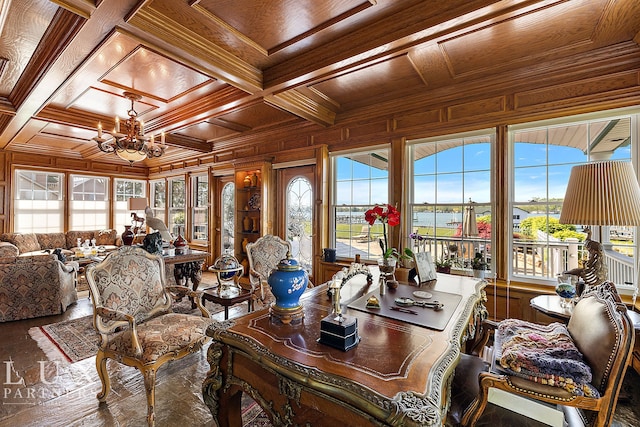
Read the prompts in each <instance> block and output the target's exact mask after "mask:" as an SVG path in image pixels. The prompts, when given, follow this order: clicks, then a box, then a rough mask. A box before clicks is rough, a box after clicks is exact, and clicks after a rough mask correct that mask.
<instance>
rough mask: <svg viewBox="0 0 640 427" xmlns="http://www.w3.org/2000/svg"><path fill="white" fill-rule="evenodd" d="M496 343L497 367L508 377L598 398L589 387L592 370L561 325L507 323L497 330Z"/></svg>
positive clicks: (511, 321) (501, 324) (596, 393)
mask: <svg viewBox="0 0 640 427" xmlns="http://www.w3.org/2000/svg"><path fill="white" fill-rule="evenodd" d="M496 341H497V342H499V344H500V349H499V355H498V357H499V361H500V366H501V367H502V368H503V369H505V370H506V371H507V372H509V373H510V374H512V375H516V376H520V377H523V378H526V379H529V380H531V381H535V382H538V383H541V384H546V385H550V386H554V387H560V388H563V389H565V390H567V391H569V392H571V393H573V394H576V395H579V396H598V391H597V390H596V389H595V387H593V386H592V385H591V378H592V376H591V368H590V367H589V366H588V365H587V364H586V363H585V362H584V360H583V357H582V353H580V351H579V350H578V349H577V347H576V346H575V344H574V343H573V339H571V335H570V334H569V332H568V331H567V327H566V326H565V325H564V324H562V323H551V324H549V325H539V324H535V323H530V322H526V321H524V320H519V319H506V320H503V321H502V322H500V324H499V326H498V329H497V330H496Z"/></svg>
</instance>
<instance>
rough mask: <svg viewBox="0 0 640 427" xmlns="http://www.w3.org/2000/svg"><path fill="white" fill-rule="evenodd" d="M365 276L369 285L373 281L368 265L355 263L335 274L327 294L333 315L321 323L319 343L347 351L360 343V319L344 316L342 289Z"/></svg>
mask: <svg viewBox="0 0 640 427" xmlns="http://www.w3.org/2000/svg"><path fill="white" fill-rule="evenodd" d="M358 274H364V275H366V276H367V283H368V284H370V283H371V281H372V280H373V278H372V276H371V272H370V271H369V268H368V267H367V266H366V265H363V264H358V263H353V264H351V266H350V267H349V269H347V268H346V267H345V268H343V269H342V270H341V271H338V272H337V273H336V274H334V276H333V278H332V279H331V282H329V288H328V289H327V293H328V294H329V295H330V297H331V307H332V313H331V314H329V315H328V316H327V317H325V318H324V319H322V320H321V321H320V338H319V339H318V342H319V343H321V344H326V345H329V346H331V347H335V348H339V349H340V350H343V351H347V350H349V349H351V348H353V347H355V346H356V345H358V342H359V341H360V336H359V335H358V319H356V318H355V317H351V316H345V315H343V314H342V305H341V304H340V289H342V287H343V286H344V284H345V283H347V282H348V281H349V280H350V279H351V278H352V277H354V276H356V275H358Z"/></svg>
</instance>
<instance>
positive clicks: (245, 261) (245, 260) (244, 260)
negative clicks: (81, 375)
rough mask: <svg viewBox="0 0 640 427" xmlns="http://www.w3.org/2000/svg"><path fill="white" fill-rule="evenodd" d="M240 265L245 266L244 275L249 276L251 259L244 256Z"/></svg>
mask: <svg viewBox="0 0 640 427" xmlns="http://www.w3.org/2000/svg"><path fill="white" fill-rule="evenodd" d="M240 265H242V267H244V275H245V276H248V275H249V260H248V259H247V258H242V261H240Z"/></svg>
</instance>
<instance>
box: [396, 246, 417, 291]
mask: <svg viewBox="0 0 640 427" xmlns="http://www.w3.org/2000/svg"><path fill="white" fill-rule="evenodd" d="M397 256H398V262H399V264H398V267H397V268H396V272H395V273H396V279H397V280H398V281H399V282H403V283H407V282H410V281H411V279H412V277H415V266H414V262H413V251H412V250H411V249H409V248H404V251H402V253H398V254H397ZM412 271H413V275H412Z"/></svg>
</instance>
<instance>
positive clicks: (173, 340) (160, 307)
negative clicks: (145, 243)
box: [86, 246, 212, 426]
mask: <svg viewBox="0 0 640 427" xmlns="http://www.w3.org/2000/svg"><path fill="white" fill-rule="evenodd" d="M86 277H87V281H88V282H89V288H90V290H91V299H92V301H93V309H94V311H93V323H94V327H95V328H96V330H97V331H98V333H99V334H100V346H99V348H98V354H97V356H96V368H97V370H98V375H99V376H100V381H101V382H102V390H101V391H100V393H98V395H97V398H98V400H99V401H100V402H104V401H105V400H106V398H107V395H108V394H109V391H110V388H111V386H110V381H109V373H108V372H107V359H109V358H111V359H114V360H117V361H118V362H120V363H122V364H124V365H127V366H133V367H135V368H137V369H139V370H140V371H141V372H142V374H143V376H144V386H145V390H146V394H147V422H148V424H149V426H153V425H154V423H155V414H154V405H155V379H156V371H157V370H158V368H160V366H162V365H163V364H165V363H166V362H168V361H171V360H176V359H180V358H182V357H184V356H186V355H188V354H190V353H194V352H196V351H198V350H199V349H200V348H201V347H202V346H203V344H204V343H205V342H206V341H207V340H208V337H207V336H206V335H205V332H206V330H207V327H208V326H209V325H210V324H211V323H212V320H211V319H210V315H209V312H208V311H207V310H206V309H205V308H204V306H203V305H202V302H201V293H199V292H195V291H192V290H191V289H189V288H187V287H184V286H165V283H166V278H165V268H164V261H163V259H162V256H160V255H155V254H154V255H152V254H150V253H148V252H147V251H145V250H144V249H142V248H138V247H133V246H123V247H122V248H120V249H119V250H118V251H116V252H112V253H111V254H109V255H108V256H107V257H106V258H105V260H104V261H102V262H101V263H99V264H92V265H90V266H89V267H87V271H86ZM170 291H171V292H175V293H176V294H177V296H178V297H183V296H190V297H193V298H194V300H195V301H196V304H197V306H198V308H199V309H200V314H201V316H200V315H191V314H179V313H173V312H172V311H171V303H172V301H173V297H172V295H171V294H170V293H169V292H170Z"/></svg>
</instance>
